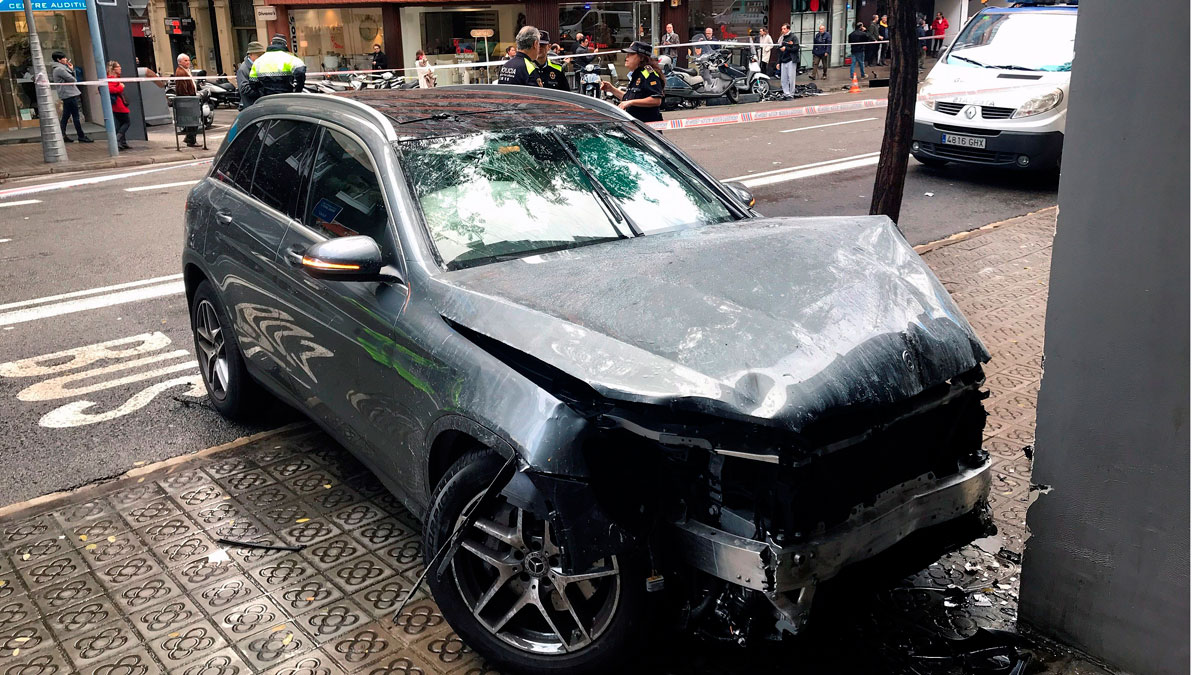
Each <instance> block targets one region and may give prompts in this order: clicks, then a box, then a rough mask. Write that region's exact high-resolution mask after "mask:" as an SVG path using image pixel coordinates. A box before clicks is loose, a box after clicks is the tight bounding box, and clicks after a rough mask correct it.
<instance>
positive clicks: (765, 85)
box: [659, 48, 771, 110]
mask: <svg viewBox="0 0 1200 675" xmlns="http://www.w3.org/2000/svg"><path fill="white" fill-rule="evenodd" d="M732 56H733V53H732V51H731V50H730V49H729V48H721V49H718V50H715V51H712V52H709V53H708V54H704V55H702V56H700V57H698V58H697V59H696V68H681V67H677V66H672V65H671V59H670V57H665V56H664V57H660V58H659V65H660V66H661V67H662V70H663V75H664V76H665V80H666V81H665V82H664V83H663V84H664V86H663V95H664V97H663V106H662V107H663V110H674V109H676V108H694V107H696V106H698V105H700V103H702V102H703V103H708V101H710V100H712V99H718V98H722V97H723V98H726V99H728V101H729V102H730V103H737V102H738V97H739V96H740V95H741V94H755V95H757V96H758V97H759V99H764V98H766V97H767V95H768V94H769V93H770V91H771V80H770V78H768V77H767V76H766V75H764V74H763V73H762V72H761V71H759V70H758V68H757V66H756V64H757V60H756V59H755V58H754V57H753V56H750V64H749V65H748V66H747V67H746V69H745V70H742V69H741V68H739V67H736V66H734V65H732V64H731V60H732ZM702 71H707V74H708V80H709V81H708V82H705V78H704V75H702V74H701V72H702Z"/></svg>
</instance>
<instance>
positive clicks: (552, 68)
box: [538, 31, 571, 91]
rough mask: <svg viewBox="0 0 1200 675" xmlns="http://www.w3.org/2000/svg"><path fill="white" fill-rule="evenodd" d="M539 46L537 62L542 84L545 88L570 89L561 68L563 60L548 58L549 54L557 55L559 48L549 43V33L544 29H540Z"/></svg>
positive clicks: (564, 72) (565, 74)
mask: <svg viewBox="0 0 1200 675" xmlns="http://www.w3.org/2000/svg"><path fill="white" fill-rule="evenodd" d="M547 45H548V46H547ZM540 46H541V48H542V51H541V58H540V59H538V62H539V63H541V64H542V65H541V69H542V86H543V87H546V88H547V89H561V90H562V91H571V85H570V84H568V83H567V73H566V71H564V70H563V62H562V61H552V60H551V59H550V57H551V56H558V54H559V52H560V51H561V50H560V49H559V46H558V45H552V44H550V34H549V33H547V32H546V31H542V37H541V41H540Z"/></svg>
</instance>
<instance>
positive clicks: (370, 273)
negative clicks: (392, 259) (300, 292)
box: [287, 235, 399, 281]
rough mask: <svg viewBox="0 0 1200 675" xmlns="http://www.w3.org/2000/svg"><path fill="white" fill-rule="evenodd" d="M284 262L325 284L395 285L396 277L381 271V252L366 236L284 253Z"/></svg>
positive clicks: (391, 271)
mask: <svg viewBox="0 0 1200 675" xmlns="http://www.w3.org/2000/svg"><path fill="white" fill-rule="evenodd" d="M287 258H288V262H289V263H291V264H293V265H298V266H300V267H303V268H304V271H305V272H307V273H308V275H309V276H311V277H314V278H316V279H325V280H327V281H397V280H399V277H398V275H396V274H395V272H394V270H392V269H391V268H387V267H384V264H383V251H381V250H380V248H379V244H378V243H376V241H375V240H374V239H372V238H370V237H367V236H362V235H359V236H354V237H339V238H337V239H329V240H328V241H320V242H317V243H315V244H313V245H312V246H309V247H308V249H306V250H304V251H303V252H301V251H298V250H295V249H293V250H290V251H288V252H287Z"/></svg>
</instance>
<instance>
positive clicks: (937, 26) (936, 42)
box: [931, 12, 950, 56]
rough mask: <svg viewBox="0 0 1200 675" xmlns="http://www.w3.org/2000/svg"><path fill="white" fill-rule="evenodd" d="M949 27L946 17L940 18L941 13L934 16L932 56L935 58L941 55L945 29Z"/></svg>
mask: <svg viewBox="0 0 1200 675" xmlns="http://www.w3.org/2000/svg"><path fill="white" fill-rule="evenodd" d="M949 27H950V22H949V21H947V20H946V17H944V16H942V13H941V12H938V13H937V14H935V15H934V19H933V40H932V42H933V44H932V45H931V48H932V49H933V55H934V56H937V55H938V54H941V53H942V42H943V41H944V40H945V39H946V29H947V28H949Z"/></svg>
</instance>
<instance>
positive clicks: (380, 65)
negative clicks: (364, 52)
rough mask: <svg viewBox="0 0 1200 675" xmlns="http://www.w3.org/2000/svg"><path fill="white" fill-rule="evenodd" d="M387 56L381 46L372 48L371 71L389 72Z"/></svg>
mask: <svg viewBox="0 0 1200 675" xmlns="http://www.w3.org/2000/svg"><path fill="white" fill-rule="evenodd" d="M387 67H388V62H387V54H384V53H383V48H381V47H380V46H379V45H375V46H374V47H371V70H387Z"/></svg>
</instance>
